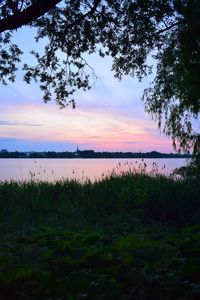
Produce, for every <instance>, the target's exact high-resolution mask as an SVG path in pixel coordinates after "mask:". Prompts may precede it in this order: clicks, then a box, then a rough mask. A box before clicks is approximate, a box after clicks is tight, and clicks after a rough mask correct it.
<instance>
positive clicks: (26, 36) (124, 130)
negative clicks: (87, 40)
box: [0, 29, 174, 152]
mask: <svg viewBox="0 0 200 300" xmlns="http://www.w3.org/2000/svg"><path fill="white" fill-rule="evenodd" d="M15 42H17V43H19V45H21V46H22V49H23V50H24V51H25V54H24V58H25V59H26V60H27V61H28V62H29V61H31V59H32V58H31V56H30V54H28V53H29V50H31V49H32V48H37V49H38V48H40V49H41V50H42V47H43V45H42V44H37V45H35V43H34V42H33V35H32V32H31V31H30V30H28V29H21V30H19V32H18V33H17V34H16V36H15ZM88 61H89V63H90V64H91V66H93V67H94V68H95V72H96V75H97V76H98V78H97V80H96V83H95V86H94V87H93V88H92V89H91V90H90V91H89V92H78V94H77V95H76V104H77V107H76V109H74V110H73V109H71V108H70V107H68V108H66V109H62V110H61V109H59V107H58V106H57V105H56V103H55V102H54V101H51V102H49V103H48V104H45V103H43V101H42V94H41V92H40V90H39V88H38V86H37V85H36V84H35V83H32V84H31V85H27V84H25V83H24V82H23V79H22V73H21V72H18V76H17V80H16V82H15V83H14V84H8V85H7V86H3V85H1V86H0V88H1V90H0V91H1V92H0V98H1V99H0V149H2V148H4V149H7V150H9V151H15V150H17V151H31V150H32V151H48V150H51V151H52V150H54V151H75V150H76V147H77V146H78V147H79V148H80V150H84V149H93V150H96V151H103V150H105V151H124V152H126V151H131V152H138V151H144V152H146V151H153V150H157V151H160V152H174V150H173V147H172V145H171V144H172V142H171V140H170V138H167V137H166V136H165V135H164V134H162V133H160V132H159V130H158V129H157V124H156V123H155V122H154V121H152V120H151V118H150V116H149V115H147V114H145V112H144V104H143V103H142V102H141V100H140V98H141V96H142V93H143V90H144V88H145V87H148V84H149V82H151V81H152V77H151V78H146V79H145V80H143V81H142V83H139V81H138V80H137V79H133V78H131V77H125V78H124V79H123V80H122V81H121V82H119V81H118V80H116V79H115V78H114V76H113V73H112V72H111V71H110V69H111V60H110V59H109V58H106V59H105V58H99V57H98V56H96V55H93V56H91V57H88ZM38 85H39V84H38Z"/></svg>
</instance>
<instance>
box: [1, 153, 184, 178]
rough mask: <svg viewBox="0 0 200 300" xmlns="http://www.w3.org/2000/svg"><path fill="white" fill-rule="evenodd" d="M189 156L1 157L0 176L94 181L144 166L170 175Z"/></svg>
mask: <svg viewBox="0 0 200 300" xmlns="http://www.w3.org/2000/svg"><path fill="white" fill-rule="evenodd" d="M186 162H187V160H186V159H182V158H179V159H174V158H171V159H144V160H142V159H0V180H1V181H5V180H19V181H24V180H31V179H34V180H44V181H56V180H59V179H66V178H69V179H70V178H74V179H78V180H85V179H86V178H90V179H91V180H92V181H93V180H95V179H100V178H102V177H103V176H106V175H109V174H110V173H111V172H112V171H113V170H114V171H115V172H116V173H118V174H119V173H120V172H123V171H128V170H130V169H131V170H133V171H138V170H142V169H144V168H145V170H146V171H147V172H154V173H155V172H156V170H158V171H159V173H162V174H166V175H169V174H170V173H171V172H172V171H173V169H175V168H177V167H181V166H183V165H185V164H186ZM145 164H146V167H145Z"/></svg>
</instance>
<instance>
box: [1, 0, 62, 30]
mask: <svg viewBox="0 0 200 300" xmlns="http://www.w3.org/2000/svg"><path fill="white" fill-rule="evenodd" d="M59 2H61V0H48V1H44V0H38V1H36V2H35V3H33V4H32V5H31V6H29V7H28V8H26V9H25V10H23V11H21V12H18V13H16V14H14V15H12V16H9V17H8V18H6V19H2V20H0V33H1V32H4V31H6V30H13V29H17V28H19V27H21V26H23V25H26V24H28V23H30V22H32V21H34V20H35V19H37V18H39V17H41V16H42V15H44V14H45V13H46V12H48V11H49V10H50V9H52V8H53V7H54V6H55V5H56V4H58V3H59Z"/></svg>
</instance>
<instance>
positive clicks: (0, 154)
mask: <svg viewBox="0 0 200 300" xmlns="http://www.w3.org/2000/svg"><path fill="white" fill-rule="evenodd" d="M189 157H191V155H190V154H179V153H176V154H174V153H160V152H157V151H151V152H145V153H142V152H105V151H104V152H95V151H94V150H83V151H80V150H79V151H78V152H69V151H64V152H55V151H47V152H18V151H13V152H9V151H0V158H189Z"/></svg>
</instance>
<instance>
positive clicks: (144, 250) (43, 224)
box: [0, 171, 200, 300]
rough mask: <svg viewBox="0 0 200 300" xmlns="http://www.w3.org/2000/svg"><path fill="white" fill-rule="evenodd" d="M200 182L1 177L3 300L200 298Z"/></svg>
mask: <svg viewBox="0 0 200 300" xmlns="http://www.w3.org/2000/svg"><path fill="white" fill-rule="evenodd" d="M199 195H200V183H199V180H198V179H197V180H196V179H195V178H180V177H176V176H174V177H172V176H171V177H166V176H163V175H159V174H154V175H148V174H146V173H145V172H140V173H136V172H135V173H134V172H129V171H126V172H124V173H122V174H120V175H116V174H115V173H112V174H111V175H109V176H107V177H102V179H101V180H98V181H95V182H91V181H90V180H87V181H85V182H80V181H77V180H63V181H57V182H54V183H49V182H40V181H34V180H32V181H31V180H30V181H29V182H16V181H11V182H0V222H1V223H0V231H1V246H0V299H1V300H8V299H18V300H22V299H23V300H24V299H25V300H26V299H46V300H47V299H53V300H57V299H63V300H64V299H67V300H79V299H91V300H93V299H95V300H96V299H97V300H98V299H99V300H103V299H105V300H112V299H113V300H116V299H117V300H121V299H124V300H131V299H137V300H151V299H152V300H155V299H156V300H159V299H162V300H171V299H173V300H180V299H181V300H188V299H193V300H197V299H200V284H199V278H200V222H199V220H200V196H199Z"/></svg>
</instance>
